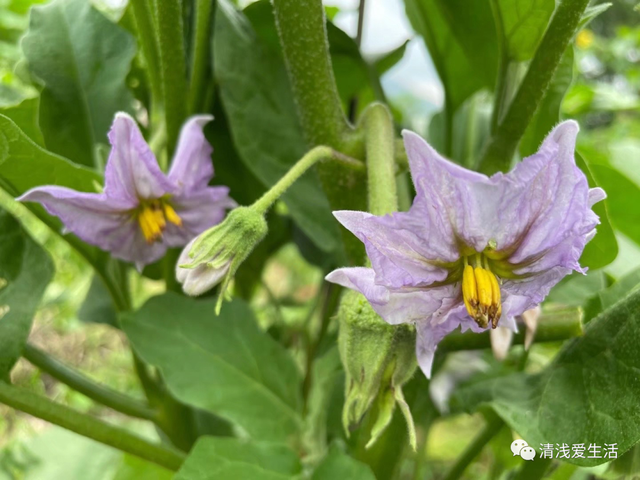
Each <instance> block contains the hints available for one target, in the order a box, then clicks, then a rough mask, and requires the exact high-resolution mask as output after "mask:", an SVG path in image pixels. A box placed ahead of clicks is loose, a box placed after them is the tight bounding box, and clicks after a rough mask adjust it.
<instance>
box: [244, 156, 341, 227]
mask: <svg viewBox="0 0 640 480" xmlns="http://www.w3.org/2000/svg"><path fill="white" fill-rule="evenodd" d="M335 155H336V152H334V151H333V150H332V149H331V148H329V147H325V146H319V147H315V148H313V149H312V150H309V151H308V152H307V153H306V154H305V155H304V156H303V157H302V158H301V159H300V160H298V162H297V163H296V164H295V165H294V166H293V167H291V169H290V170H289V171H288V172H287V173H286V174H284V176H283V177H282V178H281V179H280V180H278V182H277V183H276V184H275V185H274V186H273V187H271V188H270V189H269V190H267V191H266V192H265V194H264V195H262V197H260V198H259V199H258V200H256V201H255V203H254V204H253V205H252V207H253V208H255V209H256V210H257V211H258V212H260V213H262V214H265V213H267V210H268V209H269V207H271V205H273V203H274V202H275V201H276V200H277V199H278V198H280V197H281V196H282V194H283V193H284V192H285V191H286V190H287V189H288V188H289V187H290V186H291V185H293V183H294V182H295V181H296V180H297V179H298V178H300V176H301V175H302V174H304V173H305V172H306V171H307V170H309V168H311V167H312V166H314V165H315V164H316V163H318V162H319V161H320V160H327V159H329V158H332V157H334V156H335Z"/></svg>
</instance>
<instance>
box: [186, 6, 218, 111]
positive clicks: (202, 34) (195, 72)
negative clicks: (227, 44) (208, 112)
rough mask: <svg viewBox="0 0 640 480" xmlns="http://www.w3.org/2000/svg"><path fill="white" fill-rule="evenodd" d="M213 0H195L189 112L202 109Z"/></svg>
mask: <svg viewBox="0 0 640 480" xmlns="http://www.w3.org/2000/svg"><path fill="white" fill-rule="evenodd" d="M214 1H215V0H196V14H195V28H194V30H195V32H194V35H193V59H192V62H191V84H190V86H189V113H190V114H194V113H198V112H201V111H202V106H203V103H204V96H205V81H206V79H207V73H208V72H209V49H210V45H211V38H210V37H211V16H212V11H213V4H214Z"/></svg>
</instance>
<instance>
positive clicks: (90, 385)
mask: <svg viewBox="0 0 640 480" xmlns="http://www.w3.org/2000/svg"><path fill="white" fill-rule="evenodd" d="M23 356H24V358H26V359H27V360H28V361H29V362H30V363H32V364H33V365H35V366H36V367H38V368H39V369H40V370H42V371H43V372H45V373H47V374H49V375H51V376H52V377H53V378H55V379H56V380H59V381H60V382H62V383H64V384H65V385H68V386H70V387H71V388H73V389H74V390H77V391H78V392H80V393H82V394H83V395H86V396H87V397H89V398H91V399H92V400H95V401H96V402H98V403H101V404H103V405H105V406H107V407H109V408H111V409H113V410H115V411H117V412H120V413H124V414H125V415H130V416H132V417H136V418H141V419H143V420H151V421H152V422H155V421H156V420H157V412H156V411H155V410H153V409H151V408H149V406H147V405H145V404H144V403H142V402H140V401H138V400H135V399H133V398H131V397H128V396H127V395H123V394H122V393H120V392H117V391H115V390H112V389H110V388H108V387H105V386H103V385H99V384H97V383H95V382H93V381H92V380H91V379H89V378H87V377H85V376H84V375H83V374H81V373H80V372H77V371H75V370H73V369H72V368H70V367H67V366H66V365H64V364H63V363H62V362H60V361H58V360H56V359H55V358H53V357H50V356H49V355H47V354H46V353H45V352H43V351H42V350H40V349H38V348H37V347H35V346H33V345H30V344H27V345H25V347H24V351H23Z"/></svg>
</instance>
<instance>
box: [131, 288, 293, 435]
mask: <svg viewBox="0 0 640 480" xmlns="http://www.w3.org/2000/svg"><path fill="white" fill-rule="evenodd" d="M214 305H215V300H213V299H212V300H206V301H205V300H200V301H199V300H195V299H193V298H187V297H183V296H180V295H177V294H173V293H171V294H170V293H167V294H165V295H161V296H158V297H154V298H152V299H151V300H149V301H148V302H147V303H146V304H145V305H144V306H143V307H142V308H141V309H140V310H138V311H137V312H135V313H132V314H128V315H126V316H124V318H123V321H122V327H123V330H124V331H125V333H126V334H127V337H129V340H130V341H131V343H132V344H133V347H134V349H135V350H136V351H137V352H138V353H139V354H140V355H141V356H142V357H143V358H144V359H145V360H146V361H147V362H148V363H150V364H152V365H155V366H157V367H158V368H160V370H161V371H162V373H163V376H164V378H165V380H166V382H167V384H168V386H169V389H170V390H171V392H172V393H173V394H174V395H175V396H176V398H178V399H179V400H181V401H182V402H184V403H187V404H190V405H193V406H195V407H198V408H202V409H205V410H209V411H211V412H213V413H215V414H217V415H219V416H221V417H223V418H225V419H227V420H229V421H231V422H233V423H235V424H237V425H239V426H240V427H241V428H243V429H244V430H245V431H246V432H247V433H248V434H249V435H250V436H252V437H255V438H259V439H269V440H272V439H276V440H285V439H287V438H289V437H291V436H292V435H295V434H296V433H297V432H298V431H299V429H300V428H301V422H302V420H301V416H300V412H301V409H302V400H301V396H300V392H301V386H300V385H301V381H300V374H299V372H298V368H297V366H296V364H295V362H294V361H293V359H292V358H291V357H290V355H289V353H288V352H287V351H286V350H284V349H283V348H282V347H281V346H280V345H279V344H278V343H276V342H275V341H274V340H272V339H271V337H269V336H268V335H267V334H265V333H264V332H262V331H261V330H260V329H259V328H258V327H257V325H256V322H255V318H254V316H253V313H252V312H251V310H250V308H249V307H248V306H247V305H246V304H245V303H244V302H242V301H241V300H238V299H236V300H234V301H232V302H230V303H228V304H225V306H224V308H223V309H222V313H221V314H220V315H219V316H215V315H214Z"/></svg>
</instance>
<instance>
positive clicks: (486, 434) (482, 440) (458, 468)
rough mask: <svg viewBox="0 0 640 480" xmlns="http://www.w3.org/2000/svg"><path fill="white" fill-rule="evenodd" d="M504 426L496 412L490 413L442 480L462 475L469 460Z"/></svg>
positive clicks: (455, 478) (454, 479)
mask: <svg viewBox="0 0 640 480" xmlns="http://www.w3.org/2000/svg"><path fill="white" fill-rule="evenodd" d="M503 426H504V422H503V421H502V419H501V418H500V417H498V416H497V415H496V414H491V417H490V418H489V419H488V420H487V424H486V425H485V426H484V428H483V429H482V430H481V431H480V433H479V434H478V435H477V436H476V437H475V438H474V439H473V440H472V441H471V443H470V444H469V445H468V446H467V448H465V450H464V452H462V455H461V456H460V457H459V458H458V459H457V460H456V463H454V464H453V466H452V467H451V469H450V470H449V471H448V472H447V474H446V476H445V477H444V480H457V479H458V478H461V477H462V474H463V473H464V471H465V469H466V468H467V467H468V466H469V465H470V464H471V462H472V461H473V460H474V459H475V458H476V457H477V456H478V455H480V452H482V449H483V448H484V447H485V445H486V444H487V443H489V441H490V440H491V439H492V438H493V437H494V436H496V435H497V434H498V432H499V431H500V429H502V427H503Z"/></svg>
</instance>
